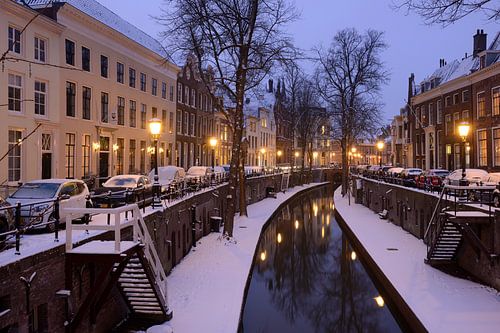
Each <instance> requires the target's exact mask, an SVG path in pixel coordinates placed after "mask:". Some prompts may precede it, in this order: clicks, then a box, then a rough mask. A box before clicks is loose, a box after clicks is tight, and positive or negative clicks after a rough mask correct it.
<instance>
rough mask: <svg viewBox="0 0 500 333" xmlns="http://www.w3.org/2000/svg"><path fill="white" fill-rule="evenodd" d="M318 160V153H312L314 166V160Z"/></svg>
mask: <svg viewBox="0 0 500 333" xmlns="http://www.w3.org/2000/svg"><path fill="white" fill-rule="evenodd" d="M317 158H318V152H317V151H315V152H313V164H314V165H316V159H317Z"/></svg>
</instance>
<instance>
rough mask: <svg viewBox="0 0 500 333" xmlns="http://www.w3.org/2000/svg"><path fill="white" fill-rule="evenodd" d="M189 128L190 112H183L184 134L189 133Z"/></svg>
mask: <svg viewBox="0 0 500 333" xmlns="http://www.w3.org/2000/svg"><path fill="white" fill-rule="evenodd" d="M188 129H189V114H188V113H187V112H184V113H183V122H182V134H185V135H187V134H188Z"/></svg>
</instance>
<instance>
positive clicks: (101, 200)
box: [92, 175, 153, 208]
mask: <svg viewBox="0 0 500 333" xmlns="http://www.w3.org/2000/svg"><path fill="white" fill-rule="evenodd" d="M152 200H153V185H152V184H151V181H150V180H149V178H148V177H146V176H143V175H119V176H113V177H111V178H110V179H108V180H107V181H106V182H105V183H103V184H102V187H99V188H98V189H97V190H95V191H94V192H93V195H92V202H93V203H94V207H98V208H113V207H119V206H123V205H126V204H128V203H134V202H137V203H138V204H139V205H140V206H142V205H146V204H148V203H150V202H151V201H152Z"/></svg>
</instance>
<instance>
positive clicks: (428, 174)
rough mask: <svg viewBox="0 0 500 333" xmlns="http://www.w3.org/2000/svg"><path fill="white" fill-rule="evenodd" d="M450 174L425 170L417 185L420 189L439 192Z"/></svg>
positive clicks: (418, 178)
mask: <svg viewBox="0 0 500 333" xmlns="http://www.w3.org/2000/svg"><path fill="white" fill-rule="evenodd" d="M449 174H450V172H449V171H448V170H443V169H430V170H425V171H424V172H423V173H422V174H421V175H420V176H418V177H417V179H416V185H417V188H419V189H424V190H429V191H435V190H439V189H440V188H441V187H442V185H443V180H444V178H445V177H446V176H448V175H449Z"/></svg>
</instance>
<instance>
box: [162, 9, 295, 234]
mask: <svg viewBox="0 0 500 333" xmlns="http://www.w3.org/2000/svg"><path fill="white" fill-rule="evenodd" d="M295 17H296V14H295V9H294V8H293V7H292V6H291V5H290V4H288V2H287V1H286V0H167V1H166V2H165V9H164V14H163V15H162V16H161V17H159V18H158V21H159V22H160V23H163V24H164V25H165V28H166V30H165V32H164V34H163V36H164V37H165V40H166V43H167V47H166V48H167V50H168V51H169V53H170V55H171V56H172V57H175V54H180V55H181V56H184V57H185V56H187V55H188V54H193V55H194V56H196V57H197V58H198V64H199V66H208V67H211V68H212V69H213V79H214V82H215V84H216V86H217V88H218V89H217V91H218V92H220V93H221V94H222V95H223V97H224V105H222V104H219V105H217V108H218V110H219V111H221V112H222V113H223V114H225V115H226V117H227V119H228V121H229V123H230V126H231V130H232V135H233V140H232V142H233V146H232V149H231V163H230V176H229V193H228V196H227V204H228V205H227V210H226V214H225V223H224V233H225V234H227V235H228V236H232V235H233V220H234V214H235V211H236V207H235V199H234V198H235V197H236V187H237V185H238V168H242V167H243V166H242V165H241V142H242V132H243V127H244V117H243V101H244V96H245V92H246V91H247V90H249V89H252V88H253V87H255V86H257V85H258V84H259V82H260V81H261V80H262V79H263V78H264V76H265V75H266V74H267V73H268V72H269V70H270V69H271V66H272V65H273V63H274V62H275V61H276V60H278V59H280V58H282V57H286V56H287V51H288V50H289V49H291V47H292V46H291V40H290V38H289V37H288V35H287V34H285V32H284V31H283V30H282V29H283V26H284V25H285V24H287V23H288V22H290V21H291V20H293V19H294V18H295ZM200 69H201V68H200ZM200 72H201V71H200ZM227 106H229V107H227ZM240 183H241V182H240ZM240 186H241V190H240V214H245V213H246V202H245V195H244V192H245V191H244V189H245V188H244V185H243V184H240ZM241 194H243V196H242V195H241Z"/></svg>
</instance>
